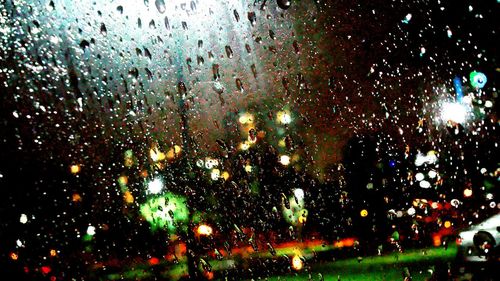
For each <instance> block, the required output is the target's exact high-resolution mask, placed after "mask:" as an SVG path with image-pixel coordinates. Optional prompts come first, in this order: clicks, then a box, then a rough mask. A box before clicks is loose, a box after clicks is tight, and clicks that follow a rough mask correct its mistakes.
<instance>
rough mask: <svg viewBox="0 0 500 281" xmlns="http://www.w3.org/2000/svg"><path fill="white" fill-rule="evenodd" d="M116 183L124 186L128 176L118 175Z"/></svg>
mask: <svg viewBox="0 0 500 281" xmlns="http://www.w3.org/2000/svg"><path fill="white" fill-rule="evenodd" d="M118 184H120V185H121V186H125V185H127V184H128V177H127V176H120V177H119V178H118Z"/></svg>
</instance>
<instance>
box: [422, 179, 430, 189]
mask: <svg viewBox="0 0 500 281" xmlns="http://www.w3.org/2000/svg"><path fill="white" fill-rule="evenodd" d="M419 185H420V187H421V188H430V187H431V183H430V182H428V181H425V180H424V181H421V182H420V184H419Z"/></svg>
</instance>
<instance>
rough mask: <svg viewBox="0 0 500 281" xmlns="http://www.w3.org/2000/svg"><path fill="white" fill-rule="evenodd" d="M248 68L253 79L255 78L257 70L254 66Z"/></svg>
mask: <svg viewBox="0 0 500 281" xmlns="http://www.w3.org/2000/svg"><path fill="white" fill-rule="evenodd" d="M250 68H251V69H252V74H253V77H254V78H257V68H256V67H255V64H252V65H251V66H250Z"/></svg>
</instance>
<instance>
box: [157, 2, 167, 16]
mask: <svg viewBox="0 0 500 281" xmlns="http://www.w3.org/2000/svg"><path fill="white" fill-rule="evenodd" d="M155 5H156V9H158V12H160V14H163V13H165V10H166V7H165V1H163V0H156V1H155Z"/></svg>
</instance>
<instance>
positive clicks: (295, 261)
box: [292, 255, 304, 270]
mask: <svg viewBox="0 0 500 281" xmlns="http://www.w3.org/2000/svg"><path fill="white" fill-rule="evenodd" d="M292 267H293V269H295V270H301V269H302V268H303V267H304V262H303V261H302V259H301V258H300V256H298V255H295V256H293V258H292Z"/></svg>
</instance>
